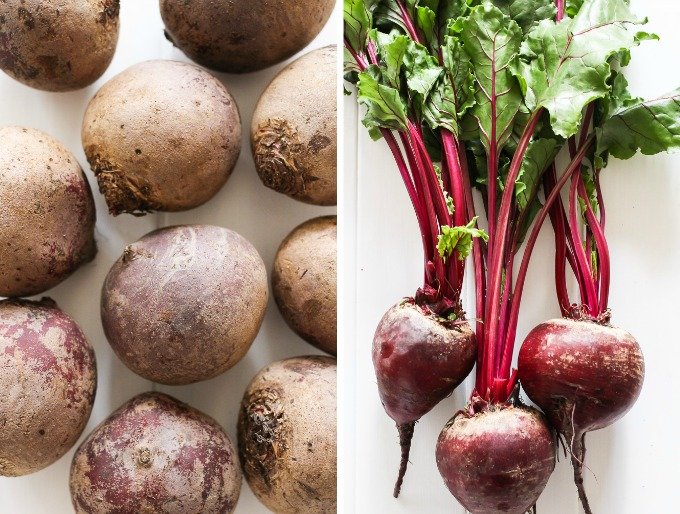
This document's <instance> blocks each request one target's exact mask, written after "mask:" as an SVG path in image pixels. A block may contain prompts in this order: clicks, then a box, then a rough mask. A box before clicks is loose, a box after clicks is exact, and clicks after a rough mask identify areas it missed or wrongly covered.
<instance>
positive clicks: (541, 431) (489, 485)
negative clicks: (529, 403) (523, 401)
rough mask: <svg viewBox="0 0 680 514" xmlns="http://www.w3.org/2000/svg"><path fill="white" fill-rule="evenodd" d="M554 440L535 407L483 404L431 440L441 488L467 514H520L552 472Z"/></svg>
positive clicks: (539, 492)
mask: <svg viewBox="0 0 680 514" xmlns="http://www.w3.org/2000/svg"><path fill="white" fill-rule="evenodd" d="M555 454H556V446H555V438H554V436H553V434H552V432H551V430H550V428H549V427H548V424H547V422H546V420H545V417H544V416H543V415H542V414H541V413H540V412H538V411H537V410H536V409H532V408H529V407H524V406H518V407H514V406H511V405H505V404H496V405H492V404H488V405H486V406H485V407H484V408H483V409H482V410H481V411H480V412H476V413H468V412H463V411H461V412H460V413H458V414H457V415H456V416H454V417H453V418H452V419H451V421H449V423H448V424H447V425H446V426H445V427H444V429H443V430H442V432H441V434H440V435H439V440H438V441H437V450H436V457H437V467H438V468H439V472H440V473H441V475H442V477H443V478H444V481H445V483H446V486H447V487H448V488H449V490H450V491H451V493H452V494H453V495H454V496H455V497H456V499H457V500H458V501H459V502H460V503H461V504H462V505H463V506H464V507H465V508H466V509H467V510H468V511H469V512H471V513H473V514H498V513H501V512H502V513H508V514H524V513H525V512H527V511H528V510H530V509H531V508H532V506H534V505H535V504H536V500H537V499H538V497H539V495H540V494H541V492H542V491H543V489H544V488H545V485H546V484H547V483H548V478H550V474H551V473H552V471H553V469H554V468H555Z"/></svg>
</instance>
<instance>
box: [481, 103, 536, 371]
mask: <svg viewBox="0 0 680 514" xmlns="http://www.w3.org/2000/svg"><path fill="white" fill-rule="evenodd" d="M542 111H543V110H542V109H539V110H537V111H536V112H534V113H533V114H532V115H531V118H529V122H528V123H527V126H526V127H525V129H524V132H523V133H522V137H521V138H520V140H519V142H518V143H517V150H516V151H515V155H514V156H513V158H512V162H511V163H510V169H509V171H508V176H507V178H506V181H505V188H504V189H503V196H502V198H501V207H500V210H499V214H498V225H497V226H496V234H497V236H494V242H493V245H494V250H493V253H491V252H489V257H488V258H489V262H490V272H489V276H490V280H489V287H488V289H487V301H486V313H488V315H487V316H485V320H486V321H487V325H488V326H487V328H486V337H485V340H484V350H488V352H489V355H487V361H486V363H485V367H486V375H487V384H491V383H493V379H494V378H496V375H495V369H494V366H493V365H494V362H495V359H496V357H495V355H494V354H495V341H496V338H497V337H499V334H498V325H499V312H500V308H501V305H500V299H501V294H502V292H501V287H500V286H501V279H502V276H503V258H504V254H505V245H506V239H507V231H508V224H509V222H510V210H511V208H512V199H513V197H514V191H515V188H514V187H513V185H514V183H515V182H516V180H517V175H518V174H519V170H520V168H521V165H522V160H523V159H524V154H525V153H526V151H527V147H528V146H529V142H530V141H531V137H532V135H533V133H534V130H535V129H536V125H537V123H538V121H539V118H540V115H541V112H542ZM494 180H495V177H494ZM489 205H491V198H490V199H489ZM489 221H491V219H489ZM489 243H491V237H490V238H489ZM489 293H490V294H489Z"/></svg>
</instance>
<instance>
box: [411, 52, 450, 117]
mask: <svg viewBox="0 0 680 514" xmlns="http://www.w3.org/2000/svg"><path fill="white" fill-rule="evenodd" d="M443 72H444V69H443V68H442V67H441V66H439V63H438V62H437V59H436V58H435V57H434V56H432V55H431V54H430V52H429V51H428V50H427V48H425V47H424V46H423V45H419V44H418V43H415V42H413V41H411V42H410V44H409V47H408V51H407V52H406V53H405V54H404V74H405V75H406V84H407V86H408V92H409V97H410V98H411V103H412V107H413V109H414V110H415V114H416V116H417V117H418V118H422V117H423V115H424V111H425V110H426V102H427V99H428V98H429V96H430V93H431V92H432V91H433V90H434V88H435V86H436V84H437V83H438V81H439V79H440V77H441V76H442V74H443Z"/></svg>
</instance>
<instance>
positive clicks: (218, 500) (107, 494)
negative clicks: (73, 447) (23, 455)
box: [70, 393, 241, 514]
mask: <svg viewBox="0 0 680 514" xmlns="http://www.w3.org/2000/svg"><path fill="white" fill-rule="evenodd" d="M70 487H71V499H72V502H73V506H74V508H75V511H76V513H77V514H92V513H96V512H112V513H113V512H118V513H143V512H144V513H145V512H149V513H150V512H154V513H163V514H176V513H186V514H194V513H195V514H199V513H200V514H225V513H227V514H228V513H231V512H233V511H234V509H235V508H236V503H237V501H238V497H239V493H240V491H241V472H240V470H239V466H238V460H237V458H236V452H235V450H234V447H233V446H232V444H231V441H230V440H229V437H228V436H227V434H226V433H225V432H224V430H223V429H222V427H220V426H219V425H218V424H217V422H216V421H215V420H214V419H212V418H210V417H209V416H207V415H206V414H203V413H202V412H199V411H198V410H196V409H193V408H191V407H190V406H188V405H186V404H185V403H182V402H180V401H178V400H176V399H175V398H172V397H171V396H168V395H165V394H161V393H145V394H141V395H139V396H136V397H134V398H133V399H131V400H130V401H128V402H127V403H126V404H125V405H123V406H122V407H120V408H119V409H118V410H117V411H116V412H114V413H113V414H111V416H109V417H108V418H107V419H106V420H105V421H104V422H103V423H102V424H101V425H99V426H98V427H97V428H96V429H95V430H94V431H93V432H92V433H91V434H90V435H89V436H88V438H87V439H86V440H85V441H84V442H83V444H82V445H81V446H80V448H78V451H76V453H75V455H74V457H73V463H72V465H71V478H70Z"/></svg>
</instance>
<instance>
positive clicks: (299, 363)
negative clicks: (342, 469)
mask: <svg viewBox="0 0 680 514" xmlns="http://www.w3.org/2000/svg"><path fill="white" fill-rule="evenodd" d="M336 377H337V368H336V361H335V359H333V358H331V357H322V356H310V357H294V358H291V359H286V360H283V361H278V362H274V363H272V364H270V365H269V366H267V367H265V368H264V369H263V370H262V371H260V372H259V373H258V374H257V375H256V376H255V378H253V380H252V381H251V383H250V385H249V386H248V389H247V390H246V392H245V394H244V396H243V401H242V403H241V410H240V413H239V421H238V445H239V455H240V457H241V465H242V466H243V472H244V475H245V477H246V480H247V481H248V484H249V485H250V488H251V489H252V491H253V493H255V496H257V497H258V499H259V500H260V501H261V502H262V503H263V504H264V505H265V506H266V507H267V508H268V509H270V510H272V511H273V512H277V513H280V514H318V513H331V512H335V511H336V508H337V507H336V506H337V498H336V495H337V449H336V434H337V423H336V420H337V400H336V397H337V391H336V381H337V378H336Z"/></svg>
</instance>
